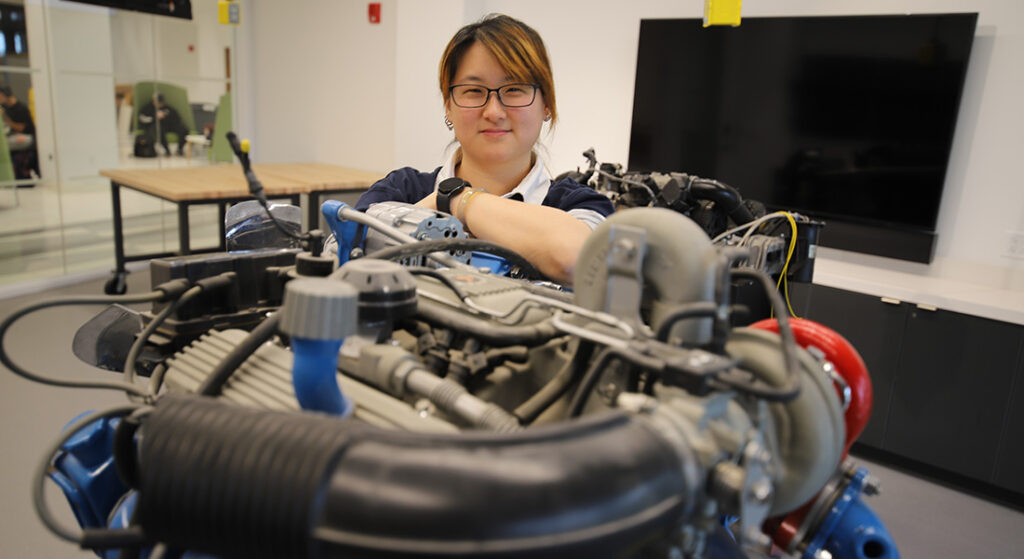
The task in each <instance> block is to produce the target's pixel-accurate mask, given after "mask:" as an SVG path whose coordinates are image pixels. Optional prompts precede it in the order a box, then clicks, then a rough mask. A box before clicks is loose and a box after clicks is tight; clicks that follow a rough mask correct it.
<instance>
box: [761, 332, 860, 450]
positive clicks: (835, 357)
mask: <svg viewBox="0 0 1024 559" xmlns="http://www.w3.org/2000/svg"><path fill="white" fill-rule="evenodd" d="M789 324H790V327H791V328H792V329H793V337H794V338H795V339H796V343H798V344H800V346H801V347H804V348H806V347H809V346H814V347H816V348H818V349H820V350H821V351H822V353H824V354H825V359H827V360H828V361H829V362H831V363H832V366H834V367H835V368H836V372H837V373H839V376H841V377H842V378H843V380H844V381H846V384H847V385H848V386H849V387H850V405H849V407H847V408H846V412H845V413H844V415H843V419H844V422H845V423H846V441H845V444H844V445H843V458H846V455H847V453H849V451H850V445H852V444H853V441H855V440H857V437H859V436H860V433H861V431H863V430H864V426H865V425H867V423H868V418H869V417H870V416H871V402H872V391H871V378H870V377H869V376H868V368H867V366H866V365H864V360H863V359H861V357H860V354H859V353H857V350H856V349H854V347H853V345H851V344H850V342H848V341H847V340H846V338H844V337H842V336H840V335H839V333H838V332H836V331H835V330H832V329H831V328H828V327H826V326H822V325H821V324H818V323H817V322H814V321H813V320H807V319H803V318H791V319H790V320H789ZM750 327H751V328H758V329H760V330H770V331H772V332H775V333H778V331H779V322H778V320H776V319H774V318H770V319H766V320H761V321H758V322H755V323H754V324H751V325H750ZM840 396H841V394H840Z"/></svg>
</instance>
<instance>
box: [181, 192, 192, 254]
mask: <svg viewBox="0 0 1024 559" xmlns="http://www.w3.org/2000/svg"><path fill="white" fill-rule="evenodd" d="M178 253H179V254H181V255H187V254H192V248H191V247H190V245H189V231H188V202H178Z"/></svg>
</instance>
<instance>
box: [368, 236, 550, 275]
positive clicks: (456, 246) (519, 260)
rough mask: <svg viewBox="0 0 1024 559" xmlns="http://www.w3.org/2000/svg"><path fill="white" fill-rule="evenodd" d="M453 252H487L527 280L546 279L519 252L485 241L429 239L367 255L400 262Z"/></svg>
mask: <svg viewBox="0 0 1024 559" xmlns="http://www.w3.org/2000/svg"><path fill="white" fill-rule="evenodd" d="M452 250H464V251H465V250H468V251H479V252H487V253H490V254H493V255H495V256H500V257H501V258H504V259H505V260H508V261H509V262H511V263H512V265H514V266H517V267H518V268H519V270H520V271H521V272H522V273H523V276H524V277H525V278H526V279H543V278H544V277H545V276H544V274H542V273H540V271H538V270H537V268H536V267H534V265H533V264H531V263H530V262H529V261H528V260H527V259H525V258H523V256H522V255H520V254H519V253H518V252H515V251H514V250H511V249H508V248H505V247H503V246H501V245H498V244H495V243H492V242H490V241H485V240H483V239H467V238H449V239H428V240H425V241H418V242H414V243H408V244H404V245H398V246H393V247H388V248H382V249H380V250H378V251H374V252H373V253H370V254H367V255H366V258H377V259H380V260H399V259H402V258H411V257H414V256H423V255H426V254H430V253H432V252H448V251H452Z"/></svg>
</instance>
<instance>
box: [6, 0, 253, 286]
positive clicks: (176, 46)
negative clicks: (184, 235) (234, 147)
mask: <svg viewBox="0 0 1024 559" xmlns="http://www.w3.org/2000/svg"><path fill="white" fill-rule="evenodd" d="M191 7H192V19H191V20H188V19H182V18H176V17H168V16H161V15H152V14H146V13H138V12H131V11H122V10H114V9H109V8H104V7H97V6H93V5H89V4H86V3H79V2H68V1H56V0H43V1H27V2H18V1H15V0H0V105H2V107H3V111H4V118H3V120H4V132H5V133H4V134H3V135H0V136H2V138H0V144H6V145H0V289H2V288H3V287H4V286H5V285H7V286H10V285H13V284H20V283H21V282H26V281H32V280H37V279H40V278H50V277H55V276H63V275H68V274H77V273H82V272H94V271H106V270H109V269H111V268H112V267H113V263H114V256H113V255H114V248H113V224H112V209H111V206H112V204H111V195H110V183H109V181H108V180H107V179H104V178H103V177H102V176H101V175H100V172H101V171H102V170H104V169H140V168H144V169H166V168H174V167H188V166H202V165H211V164H216V163H218V162H220V161H230V158H231V156H230V151H229V150H227V149H226V146H221V145H218V142H216V141H214V134H213V132H214V130H215V129H216V128H217V127H221V128H224V129H225V130H227V129H230V128H232V127H233V126H234V124H235V122H236V112H235V111H234V105H235V103H233V99H234V97H233V94H234V92H233V91H232V83H233V82H232V79H233V78H232V71H233V70H234V68H235V67H236V64H235V62H234V61H235V34H236V28H235V27H234V26H230V25H222V24H220V23H219V22H218V18H217V16H218V13H217V0H191ZM204 210H208V211H204ZM122 211H123V214H124V234H125V249H126V252H127V253H128V254H134V253H146V252H163V251H169V250H174V249H176V248H177V244H176V243H177V220H176V218H175V215H174V209H173V207H172V206H171V205H170V204H168V203H166V202H161V201H159V200H156V199H154V198H152V197H149V196H145V195H142V194H138V193H134V192H132V191H122ZM216 219H217V215H216V210H215V208H212V207H210V208H202V207H199V208H193V210H192V213H191V222H192V223H191V231H192V237H193V239H195V245H196V246H203V245H204V244H210V245H214V244H216V242H217V239H216V235H217V224H216Z"/></svg>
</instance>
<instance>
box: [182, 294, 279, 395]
mask: <svg viewBox="0 0 1024 559" xmlns="http://www.w3.org/2000/svg"><path fill="white" fill-rule="evenodd" d="M280 321H281V317H280V314H279V313H274V314H272V315H270V316H268V317H267V318H266V319H265V320H264V321H263V322H261V323H260V324H259V325H258V326H256V328H253V330H252V331H251V332H249V335H248V336H246V337H245V339H243V340H242V342H241V343H239V344H238V345H236V346H235V347H234V348H232V350H231V352H230V353H228V354H227V355H225V356H224V359H222V360H221V361H220V363H217V366H216V367H214V369H213V371H212V372H211V373H210V376H208V377H206V380H204V381H203V384H201V385H200V386H199V389H198V390H197V391H196V392H197V393H198V394H201V395H203V396H216V395H218V394H220V390H221V388H223V386H224V383H226V382H227V381H228V379H229V378H231V375H232V373H234V372H235V369H237V368H238V367H239V365H241V364H242V363H244V362H245V360H246V359H248V358H249V356H251V355H252V354H253V352H255V351H256V349H258V348H259V347H260V346H261V345H263V344H264V343H265V342H266V341H267V340H269V339H270V338H271V337H273V336H274V334H275V333H276V332H277V324H278V322H280Z"/></svg>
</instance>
